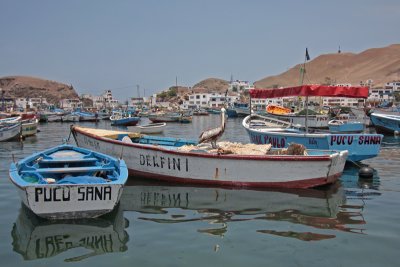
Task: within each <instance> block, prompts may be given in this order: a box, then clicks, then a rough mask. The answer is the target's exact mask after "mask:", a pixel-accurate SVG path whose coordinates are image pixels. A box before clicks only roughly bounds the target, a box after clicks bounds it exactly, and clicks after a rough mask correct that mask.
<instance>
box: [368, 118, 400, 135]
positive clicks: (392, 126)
mask: <svg viewBox="0 0 400 267" xmlns="http://www.w3.org/2000/svg"><path fill="white" fill-rule="evenodd" d="M371 122H372V124H373V125H374V126H375V128H376V130H377V131H378V132H382V133H391V134H393V133H394V132H400V116H399V115H391V114H379V113H372V114H371Z"/></svg>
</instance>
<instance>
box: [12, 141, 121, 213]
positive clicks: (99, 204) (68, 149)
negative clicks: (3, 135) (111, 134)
mask: <svg viewBox="0 0 400 267" xmlns="http://www.w3.org/2000/svg"><path fill="white" fill-rule="evenodd" d="M9 174H10V180H11V182H12V183H13V184H14V185H15V186H16V187H17V189H18V193H19V195H20V197H21V200H22V202H23V203H24V204H25V205H26V206H27V207H28V208H29V209H30V210H32V211H33V212H34V213H35V214H36V215H38V216H40V217H43V218H47V219H75V218H94V217H98V216H100V215H102V214H105V213H108V212H110V211H111V210H113V208H114V207H115V205H116V204H117V203H118V201H119V198H120V197H121V194H122V188H123V186H124V184H125V182H126V180H127V178H128V171H127V168H126V165H125V162H124V161H123V160H118V159H116V158H113V157H110V156H107V155H104V154H101V153H98V152H94V151H90V150H88V149H84V148H78V147H74V146H71V145H60V146H57V147H54V148H51V149H48V150H45V151H42V152H39V153H36V154H33V155H31V156H28V157H27V158H25V159H22V160H20V161H18V162H17V163H12V164H11V166H10V172H9Z"/></svg>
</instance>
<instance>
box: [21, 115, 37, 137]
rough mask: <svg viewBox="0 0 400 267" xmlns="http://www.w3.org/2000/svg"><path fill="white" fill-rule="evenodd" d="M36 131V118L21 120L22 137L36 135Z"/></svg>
mask: <svg viewBox="0 0 400 267" xmlns="http://www.w3.org/2000/svg"><path fill="white" fill-rule="evenodd" d="M37 131H38V120H37V119H36V118H34V119H26V120H22V121H21V135H22V137H28V136H33V135H36V133H37Z"/></svg>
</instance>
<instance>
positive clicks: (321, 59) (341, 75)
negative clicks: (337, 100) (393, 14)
mask: <svg viewBox="0 0 400 267" xmlns="http://www.w3.org/2000/svg"><path fill="white" fill-rule="evenodd" d="M301 66H302V64H298V65H296V66H294V67H293V68H291V69H289V70H288V71H286V72H284V73H282V74H280V75H276V76H270V77H266V78H264V79H261V80H259V81H257V82H255V86H256V87H258V88H270V87H277V86H279V87H280V86H293V85H299V83H300V67H301ZM369 79H371V80H373V86H374V87H375V86H381V85H383V84H385V83H386V82H390V81H393V80H400V44H394V45H390V46H387V47H383V48H372V49H368V50H365V51H363V52H361V53H359V54H354V53H340V54H339V53H337V54H325V55H321V56H318V57H316V58H315V59H313V60H311V61H309V62H307V63H306V75H305V77H304V83H319V84H330V83H351V84H353V85H358V84H360V82H361V81H362V82H364V83H365V82H366V81H367V80H369Z"/></svg>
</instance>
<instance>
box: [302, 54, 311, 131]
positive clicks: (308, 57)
mask: <svg viewBox="0 0 400 267" xmlns="http://www.w3.org/2000/svg"><path fill="white" fill-rule="evenodd" d="M308 60H310V56H309V54H308V49H307V48H306V54H305V56H304V63H303V66H302V67H301V68H300V85H303V82H304V74H305V73H306V62H307V61H308ZM305 107H306V120H305V126H306V133H308V96H306V102H305Z"/></svg>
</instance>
